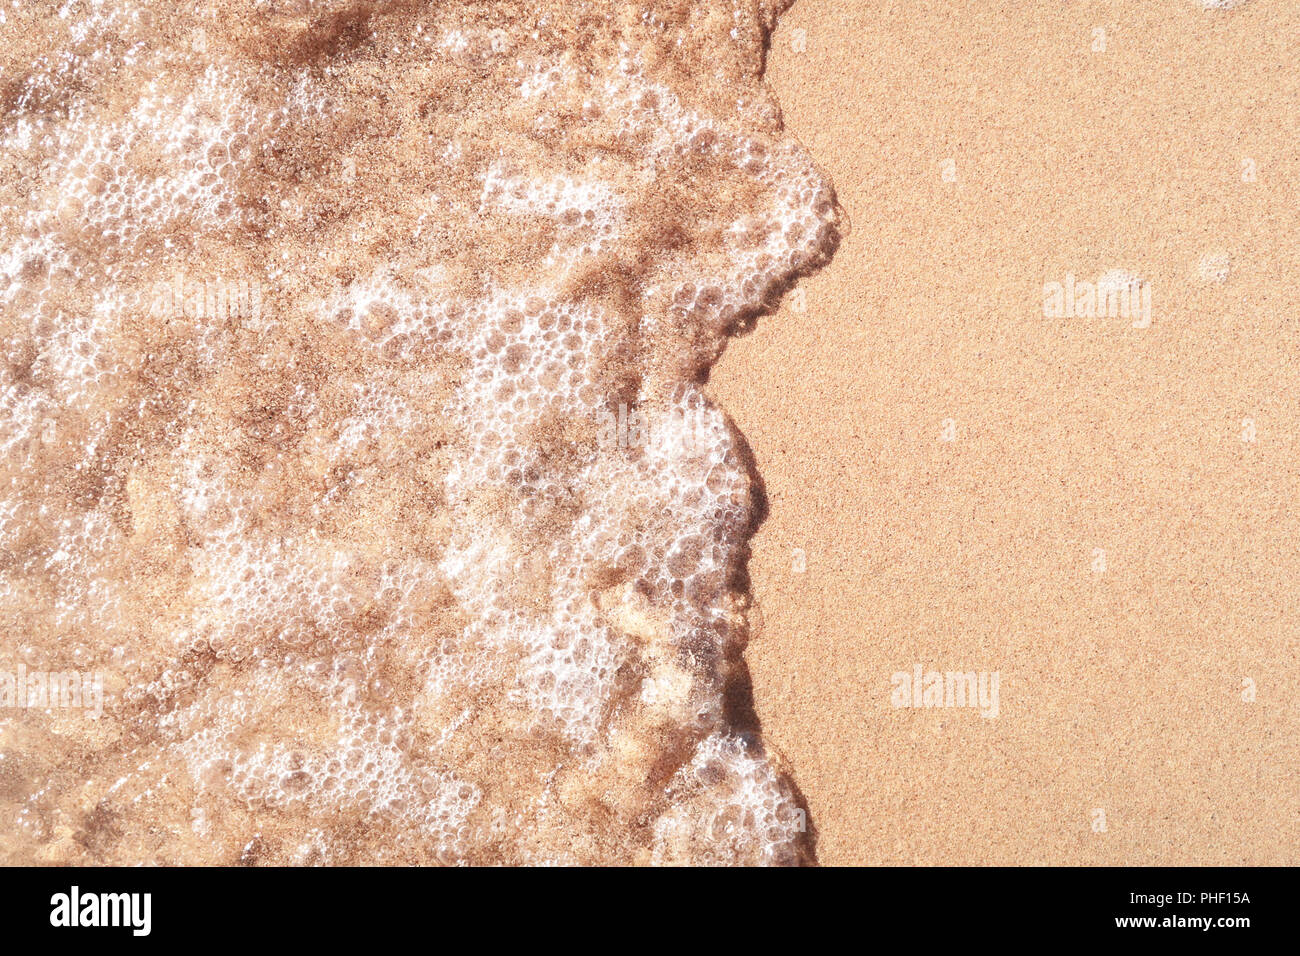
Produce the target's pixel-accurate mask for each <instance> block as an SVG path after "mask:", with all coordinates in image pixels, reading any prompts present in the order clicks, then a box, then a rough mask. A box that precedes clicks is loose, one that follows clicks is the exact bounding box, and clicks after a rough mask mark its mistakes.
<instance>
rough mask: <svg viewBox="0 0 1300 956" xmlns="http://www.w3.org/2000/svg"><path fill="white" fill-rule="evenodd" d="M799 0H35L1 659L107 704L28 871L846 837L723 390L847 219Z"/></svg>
mask: <svg viewBox="0 0 1300 956" xmlns="http://www.w3.org/2000/svg"><path fill="white" fill-rule="evenodd" d="M182 6H184V7H185V8H184V9H182V8H181V7H182ZM778 6H779V5H777V4H774V3H771V2H767V0H714V2H689V0H666V2H659V3H643V2H638V3H626V2H615V0H593V2H585V3H558V4H547V3H540V4H539V3H504V2H489V3H471V2H452V3H424V2H415V0H404V2H382V0H376V2H361V0H311V2H307V0H299V2H292V0H291V2H232V3H210V4H209V3H200V4H194V5H176V4H172V3H161V2H160V3H140V2H126V0H123V2H93V0H91V2H71V3H67V4H64V5H58V4H50V3H39V4H31V3H17V4H13V5H10V4H6V5H5V6H4V7H3V9H2V10H0V162H2V163H3V165H4V174H3V176H0V192H2V194H3V195H0V205H2V206H3V208H4V210H5V213H4V217H3V222H2V223H0V340H2V341H3V353H2V354H0V446H3V447H2V448H0V451H3V457H2V458H0V548H2V551H0V669H4V668H7V669H8V670H14V669H16V668H17V667H18V665H20V664H22V665H25V666H26V667H27V668H39V669H43V670H45V671H59V670H71V669H76V670H77V671H84V672H94V673H96V674H102V675H103V678H104V695H105V696H104V705H103V712H102V713H101V714H99V715H88V714H86V713H84V712H83V711H81V710H78V709H76V708H66V707H53V706H52V707H50V708H48V709H44V710H41V709H39V708H37V709H33V708H25V709H22V710H15V709H9V710H4V709H0V819H2V820H3V821H4V825H3V826H2V827H0V858H2V859H3V860H4V861H5V862H10V863H21V862H49V863H147V864H149V863H159V864H167V863H182V864H184V863H215V864H236V863H244V864H286V863H287V864H359V863H448V864H454V863H469V864H482V863H504V864H591V863H660V864H676V863H692V864H694V863H741V864H768V863H776V864H782V863H798V862H804V861H807V860H808V859H809V858H810V855H811V844H810V843H809V840H808V834H807V832H806V830H807V827H806V819H805V816H804V813H803V811H802V809H801V808H800V806H799V805H798V803H797V801H796V799H795V795H794V791H793V787H792V784H791V782H790V781H789V779H788V777H787V776H786V775H785V774H784V773H783V772H782V770H781V769H780V767H779V766H778V764H777V761H776V760H775V758H774V757H773V756H772V755H771V754H770V753H769V752H768V750H767V749H766V748H765V747H764V745H763V742H762V740H761V739H760V738H759V737H758V735H757V734H756V732H755V730H754V728H753V725H752V721H745V720H743V719H742V718H741V716H739V714H740V712H741V711H744V710H745V707H746V701H745V697H746V695H747V693H748V691H747V683H746V682H745V680H744V678H743V663H742V658H741V652H742V650H743V648H744V645H745V642H746V640H747V639H748V635H749V624H748V619H749V611H750V606H749V598H748V595H747V594H746V593H745V591H744V588H743V586H742V582H743V564H744V560H745V555H746V542H747V539H748V536H749V534H750V533H751V531H752V526H753V523H754V512H755V503H754V491H753V486H752V475H751V473H750V470H749V469H750V466H749V464H748V462H747V459H746V457H745V454H744V453H743V450H742V446H741V444H740V442H739V439H738V436H737V434H736V432H735V430H734V428H733V427H732V426H731V425H730V424H729V422H728V421H727V419H726V417H725V415H724V414H723V412H722V411H721V410H720V409H718V408H717V407H716V406H715V405H714V404H713V403H712V402H711V401H710V400H709V399H708V398H707V397H706V396H705V394H704V392H703V391H702V388H701V383H702V381H703V380H704V377H705V376H706V375H707V372H708V369H709V368H710V366H711V365H712V363H713V362H714V361H715V360H716V359H717V357H718V356H719V354H720V352H721V350H722V349H723V347H724V345H725V342H726V339H727V336H728V335H729V334H730V333H731V332H733V331H734V330H736V329H737V328H738V327H740V326H742V325H744V324H745V323H748V322H750V321H752V320H753V319H754V318H755V317H756V316H757V315H759V314H761V313H763V312H765V311H768V310H770V309H772V308H773V307H774V305H775V304H776V303H777V301H778V300H779V297H780V295H781V294H782V293H783V292H784V291H785V290H786V289H787V288H788V287H789V285H790V284H791V283H792V282H793V281H794V280H795V279H796V278H797V277H798V276H799V275H800V274H802V273H806V272H808V271H810V270H812V269H815V268H816V267H817V266H819V265H820V264H822V263H823V262H824V261H825V260H826V258H827V257H828V256H829V255H830V253H831V252H832V250H833V248H834V246H835V244H836V242H837V239H838V229H837V223H838V214H837V208H836V204H835V200H834V196H833V193H832V190H831V187H830V185H829V183H828V182H827V180H826V178H825V177H824V175H822V173H820V172H819V170H818V168H817V167H816V166H815V165H814V163H813V161H812V160H811V158H810V157H809V156H808V154H807V153H806V151H805V150H804V149H803V148H802V147H801V146H800V145H799V144H798V143H797V142H796V141H794V140H793V138H791V137H790V136H788V135H786V134H784V133H783V130H782V124H781V118H780V111H779V108H778V106H777V104H776V102H775V101H774V99H773V97H772V95H771V93H770V92H769V91H768V90H767V89H766V88H765V87H764V85H763V82H762V72H763V66H764V55H765V47H766V42H767V37H768V34H769V31H770V30H771V29H772V27H773V24H774V21H775V17H776V15H777V13H778V12H779V9H778ZM628 409H633V410H635V413H636V421H637V425H638V427H637V429H636V440H634V441H628V440H619V438H618V437H615V438H614V439H613V440H611V437H610V434H611V431H610V429H609V428H608V427H607V426H608V423H609V422H610V421H611V420H613V419H614V417H615V416H621V420H622V421H624V422H625V421H626V419H627V414H628V412H627V410H628ZM624 432H626V429H624ZM622 437H623V438H624V439H625V438H626V434H623V435H622Z"/></svg>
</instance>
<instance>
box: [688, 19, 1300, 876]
mask: <svg viewBox="0 0 1300 956" xmlns="http://www.w3.org/2000/svg"><path fill="white" fill-rule="evenodd" d="M1097 30H1102V31H1104V38H1103V36H1102V35H1101V34H1098V33H1097V32H1096V31H1097ZM1103 39H1104V42H1103ZM1101 46H1104V49H1094V47H1101ZM1298 62H1300V5H1297V4H1294V3H1290V2H1285V0H1254V2H1252V3H1249V4H1247V5H1245V6H1242V7H1238V8H1237V9H1234V10H1229V11H1213V12H1207V11H1204V10H1202V9H1200V5H1199V3H1197V2H1194V0H1151V2H1145V3H1121V2H1081V0H1080V2H1073V0H1072V2H1050V3H1049V2H1034V3H1024V2H1004V3H995V2H990V0H983V2H969V3H952V2H943V0H915V2H906V3H903V2H892V3H885V2H867V0H799V2H798V3H797V4H796V6H795V7H794V8H793V9H792V10H791V11H790V12H789V13H788V14H787V15H786V17H785V18H784V20H783V22H782V24H781V26H780V28H779V29H778V32H777V34H776V36H775V38H774V42H773V50H772V54H771V61H770V71H769V76H770V80H771V82H772V84H773V86H774V88H775V90H776V92H777V95H778V96H779V97H780V100H781V103H782V106H783V108H784V110H785V117H786V122H787V125H788V126H789V127H790V129H791V130H793V131H794V132H795V133H796V134H797V135H798V136H799V137H800V138H801V139H802V140H803V142H804V143H805V144H806V145H807V146H808V147H809V148H810V149H811V150H812V152H813V155H814V156H815V157H816V158H817V159H818V161H819V162H820V163H821V164H822V165H823V166H824V167H825V169H826V170H827V171H828V172H829V173H830V175H831V177H832V178H833V180H834V182H835V184H836V187H837V189H838V191H839V197H840V201H841V203H842V204H843V206H844V207H845V210H846V211H847V213H848V214H849V216H850V217H851V219H852V224H853V227H852V232H851V234H850V235H849V237H848V238H847V239H846V240H845V242H844V243H843V245H842V246H841V248H840V250H839V252H838V254H837V256H836V258H835V260H834V261H833V262H832V264H831V265H830V266H829V267H828V268H827V269H825V270H824V271H823V272H821V273H820V274H818V275H816V276H814V277H812V278H811V279H809V280H805V281H804V282H803V283H802V291H801V292H799V293H796V294H795V295H793V296H789V297H787V299H786V301H785V303H784V305H783V306H782V308H781V310H780V311H779V312H778V313H777V314H775V315H772V316H769V317H767V318H764V319H763V320H762V321H761V322H760V323H759V325H758V327H757V329H756V331H754V332H753V333H751V334H750V335H748V336H746V337H744V338H741V339H738V340H736V341H734V342H733V343H732V344H731V345H730V347H729V350H728V353H727V355H726V356H725V358H724V359H723V361H722V362H721V363H720V364H719V366H718V367H717V368H716V369H715V370H714V373H713V376H712V379H711V382H710V391H711V393H712V394H713V395H714V396H715V397H717V398H718V399H719V400H720V401H721V402H722V404H723V405H724V406H725V407H726V408H727V409H728V411H729V412H730V413H731V414H732V415H733V416H734V420H735V422H736V424H737V425H738V426H739V428H740V429H741V430H742V431H743V433H744V434H745V436H746V437H747V439H748V441H749V443H750V445H751V447H752V450H753V454H754V458H755V460H756V463H757V467H758V469H759V472H760V474H761V475H762V478H763V480H764V482H765V485H766V492H767V497H768V502H769V507H770V513H769V515H768V518H767V520H766V522H765V523H764V524H763V526H762V527H761V529H760V531H759V533H758V535H757V537H756V538H755V539H754V542H753V544H754V552H753V557H752V560H751V563H750V571H751V574H752V577H753V585H754V589H755V596H756V599H757V600H758V601H759V602H760V604H761V607H762V609H763V612H764V617H765V627H764V629H763V630H762V632H761V633H759V634H757V635H756V636H755V637H754V638H753V640H752V642H751V644H750V646H749V649H748V651H747V657H748V660H749V662H750V667H751V670H752V676H753V683H754V695H755V700H756V706H757V710H758V714H759V717H760V718H761V720H762V722H763V732H764V734H765V736H766V737H767V738H768V739H769V740H770V741H771V742H772V744H773V745H774V746H775V747H776V748H778V749H779V750H780V751H781V752H782V753H783V754H784V756H785V757H786V758H787V759H788V761H789V763H790V765H791V767H792V769H793V772H794V776H795V779H796V780H797V782H798V783H799V785H800V787H801V789H802V790H803V793H804V796H805V797H806V799H807V803H808V808H809V811H810V815H811V821H812V823H813V825H814V826H815V828H816V832H817V838H818V855H819V858H820V860H821V862H822V863H825V864H846V863H1078V864H1121V863H1152V864H1172V863H1207V864H1208V863H1223V864H1233V863H1261V864H1262V863H1291V864H1295V863H1297V862H1300V797H1298V796H1297V791H1298V790H1300V785H1298V784H1297V769H1298V768H1300V743H1297V731H1298V730H1300V704H1298V702H1297V689H1298V688H1300V667H1297V654H1298V652H1300V636H1298V635H1300V627H1298V626H1297V616H1298V614H1300V598H1298V597H1297V593H1298V591H1297V581H1298V580H1300V574H1298V572H1300V560H1298V559H1297V555H1298V552H1300V519H1298V518H1297V515H1296V510H1297V502H1298V501H1300V478H1298V476H1300V460H1298V457H1297V452H1298V451H1300V401H1298V398H1300V388H1298V387H1297V375H1298V374H1300V329H1298V323H1300V291H1298V289H1297V281H1300V268H1298V267H1300V248H1298V247H1297V241H1298V240H1300V186H1298V185H1297V182H1298V177H1300V156H1298V153H1300V136H1298V133H1300V66H1298V65H1297V63H1298ZM946 160H952V164H951V165H948V164H946V162H945V161H946ZM945 173H947V175H945ZM1225 265H1226V266H1227V275H1226V278H1225V277H1224V270H1225ZM1114 269H1119V270H1125V271H1127V272H1128V273H1132V274H1135V275H1137V276H1139V277H1141V278H1142V279H1143V280H1145V281H1146V282H1148V283H1149V286H1150V288H1151V290H1152V317H1151V323H1150V326H1149V327H1147V328H1140V327H1136V328H1135V327H1134V325H1133V322H1132V321H1131V320H1129V319H1127V318H1122V317H1115V318H1110V317H1102V318H1086V317H1071V318H1059V319H1058V318H1045V317H1044V315H1043V307H1042V296H1043V286H1044V284H1045V283H1049V282H1054V281H1055V282H1062V283H1064V282H1065V281H1066V277H1067V274H1072V275H1074V276H1075V277H1077V278H1078V279H1080V280H1082V279H1085V278H1086V279H1095V277H1096V276H1098V275H1099V274H1101V273H1105V272H1107V271H1109V270H1114ZM801 309H802V311H801ZM1139 324H1141V322H1140V320H1139ZM945 437H947V438H951V440H948V441H945V440H944V438H945ZM796 549H801V551H802V553H803V562H804V564H805V565H806V569H805V570H803V571H802V572H800V571H799V570H798V567H799V563H800V555H799V553H798V552H797V551H796ZM917 664H920V665H922V666H923V667H924V668H925V669H926V670H931V669H933V670H939V671H949V670H952V671H986V672H993V671H997V672H998V673H999V675H1000V695H999V697H1000V700H999V713H998V716H997V717H996V719H985V718H983V717H982V716H981V714H980V712H979V710H978V709H973V708H942V709H940V708H934V709H925V708H920V709H912V708H908V709H901V708H895V707H893V706H891V691H892V684H891V675H893V674H894V673H895V672H900V671H902V672H911V671H912V670H913V668H914V666H916V665H917ZM1252 689H1253V692H1252ZM1099 811H1100V812H1099ZM1103 814H1104V817H1103Z"/></svg>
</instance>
